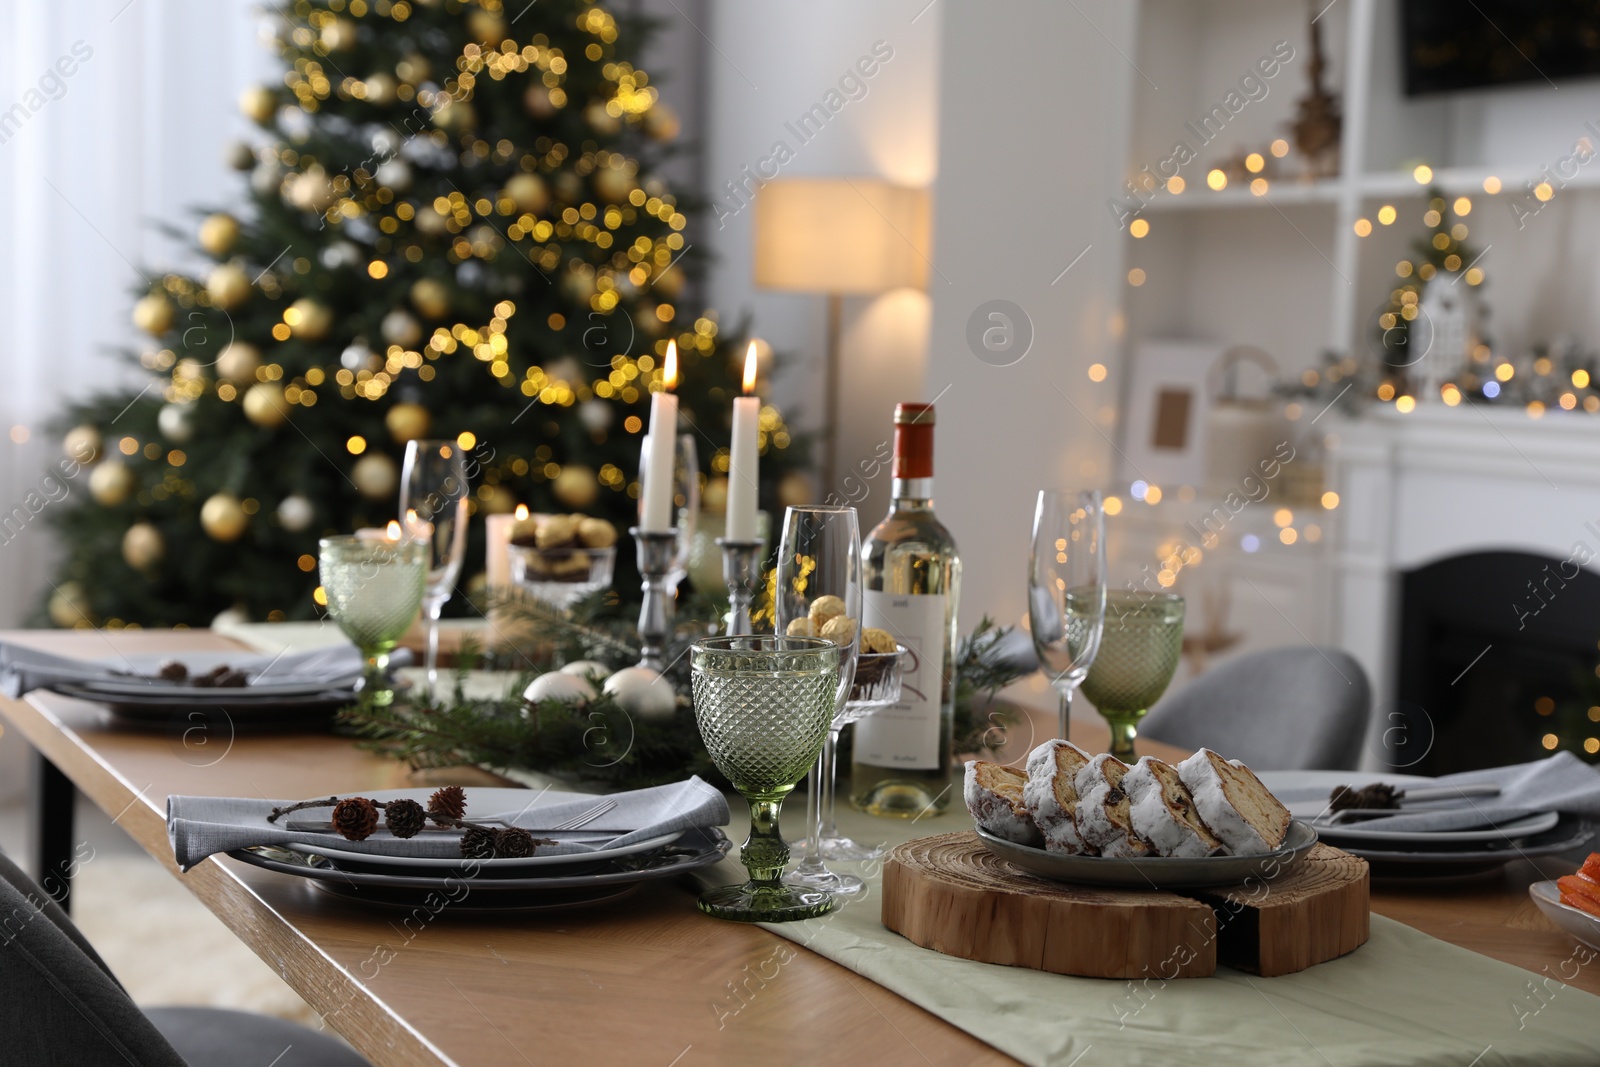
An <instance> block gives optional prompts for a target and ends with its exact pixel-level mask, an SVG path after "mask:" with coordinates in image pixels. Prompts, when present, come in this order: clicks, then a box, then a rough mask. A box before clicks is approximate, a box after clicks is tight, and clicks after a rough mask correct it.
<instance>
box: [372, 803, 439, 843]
mask: <svg viewBox="0 0 1600 1067" xmlns="http://www.w3.org/2000/svg"><path fill="white" fill-rule="evenodd" d="M427 824H428V817H427V815H426V814H425V813H424V812H423V810H422V805H421V804H418V803H417V802H416V801H415V800H391V801H389V803H387V804H385V805H384V806H383V825H385V826H387V827H388V828H389V832H390V833H391V834H393V835H394V836H396V837H416V836H417V835H418V834H420V833H421V832H422V828H423V827H424V826H426V825H427Z"/></svg>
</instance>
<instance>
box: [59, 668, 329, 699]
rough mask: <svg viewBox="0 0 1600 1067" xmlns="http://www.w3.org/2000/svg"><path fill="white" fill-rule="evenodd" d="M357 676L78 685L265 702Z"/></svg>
mask: <svg viewBox="0 0 1600 1067" xmlns="http://www.w3.org/2000/svg"><path fill="white" fill-rule="evenodd" d="M359 677H360V675H348V676H345V677H335V678H307V677H303V676H294V677H286V678H285V679H284V680H282V681H277V682H271V683H268V684H264V685H231V686H220V685H209V686H202V685H178V684H175V683H173V682H168V681H165V680H163V679H152V680H150V681H147V682H146V681H140V680H139V679H137V678H95V679H91V680H89V681H85V682H79V683H77V685H78V687H79V688H82V689H88V690H90V691H92V692H95V693H101V694H104V695H106V696H131V697H145V698H148V699H155V698H160V699H162V700H172V701H185V702H187V701H206V700H211V701H214V700H216V699H218V697H226V698H227V699H229V700H232V701H235V702H245V701H254V700H267V699H271V698H273V697H298V696H310V695H311V694H313V693H321V692H324V691H326V690H330V689H346V688H349V687H350V686H352V685H354V684H355V682H356V680H357V679H358V678H359Z"/></svg>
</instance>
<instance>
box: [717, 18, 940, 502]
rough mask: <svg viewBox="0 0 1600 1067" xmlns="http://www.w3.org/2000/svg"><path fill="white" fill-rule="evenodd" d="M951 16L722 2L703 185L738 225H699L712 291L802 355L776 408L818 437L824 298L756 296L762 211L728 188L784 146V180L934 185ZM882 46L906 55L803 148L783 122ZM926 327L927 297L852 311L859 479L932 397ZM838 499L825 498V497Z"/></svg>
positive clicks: (847, 332)
mask: <svg viewBox="0 0 1600 1067" xmlns="http://www.w3.org/2000/svg"><path fill="white" fill-rule="evenodd" d="M945 6H947V5H945V4H940V3H935V4H933V5H929V4H928V2H927V0H874V2H873V3H870V4H862V3H859V2H852V0H816V2H811V3H807V4H803V5H801V4H785V3H778V2H776V0H757V2H751V0H711V4H710V7H711V11H710V15H711V18H710V23H709V25H708V26H707V27H706V30H707V34H708V36H709V38H710V41H711V44H712V48H711V49H709V50H708V51H707V53H706V56H705V62H706V64H707V70H706V72H705V74H706V81H707V85H708V89H709V91H708V96H707V107H708V112H707V123H708V136H707V141H706V162H705V170H704V175H705V178H706V184H707V186H708V192H709V194H710V195H712V196H716V197H720V200H721V204H722V206H723V208H724V210H725V212H726V214H725V215H724V217H723V218H722V219H721V225H720V227H719V225H718V221H717V220H716V219H714V218H712V216H711V215H710V214H708V215H707V216H706V217H705V219H704V220H702V223H701V226H700V231H701V233H702V234H703V235H704V238H705V240H706V242H707V244H709V245H710V246H711V248H712V250H713V251H714V252H715V254H716V255H717V257H718V260H717V263H716V264H715V266H714V267H713V268H712V271H711V274H710V278H709V285H708V292H709V296H710V300H711V303H712V305H713V306H715V307H716V308H717V309H718V310H719V311H720V312H721V313H722V315H723V319H724V321H732V320H734V319H736V318H737V316H738V315H739V314H740V313H742V312H749V313H751V314H753V315H754V322H753V328H754V330H755V332H756V334H757V335H758V336H761V337H763V338H765V339H767V340H768V341H769V342H771V344H772V345H773V347H774V348H776V349H777V350H778V351H779V352H782V353H786V354H787V355H788V356H789V357H790V360H789V362H790V366H791V369H790V370H789V371H788V372H787V373H786V374H785V375H784V376H783V377H782V378H780V380H779V381H778V383H777V385H776V392H777V399H778V401H779V402H780V403H781V404H783V405H785V408H786V413H788V414H790V415H791V417H793V418H795V419H796V421H798V422H799V423H800V424H801V425H804V426H807V427H809V428H816V427H817V426H818V425H819V421H820V418H821V414H822V380H823V379H822V369H823V353H824V351H825V325H826V310H825V309H826V303H825V298H824V297H823V296H822V295H821V294H818V295H816V296H810V295H806V294H799V293H778V292H763V291H761V290H758V289H756V288H755V284H754V280H753V278H752V273H751V270H752V250H753V245H752V236H753V235H752V229H751V222H752V217H753V215H754V210H753V209H752V208H745V209H744V210H740V211H738V212H737V213H733V208H735V207H737V205H736V204H735V203H734V202H733V201H732V200H730V199H729V198H728V196H727V192H726V189H725V188H724V187H723V183H724V182H726V181H730V180H737V179H738V178H739V177H740V176H741V168H743V167H744V166H746V165H749V166H751V167H752V168H753V167H754V166H755V165H756V163H757V161H758V160H760V159H762V158H763V157H767V156H769V155H771V153H772V148H773V143H774V142H775V141H777V140H780V139H781V140H784V141H786V142H788V144H789V146H790V147H791V148H792V149H794V151H795V158H794V159H793V161H792V162H791V163H790V164H788V165H787V166H785V167H784V168H783V169H782V172H781V174H782V177H818V176H827V177H856V176H872V177H881V178H887V179H890V180H892V181H895V182H898V183H900V184H904V185H911V186H918V187H921V186H927V185H929V184H930V183H931V182H932V181H933V178H934V174H935V158H936V152H937V139H938V130H937V116H938V106H939V100H938V96H939V79H938V67H939V61H940V42H939V22H940V19H941V17H942V9H943V8H944V7H945ZM878 41H882V42H884V43H885V44H886V45H887V46H888V47H889V48H892V49H893V57H892V58H891V59H890V60H888V61H887V62H885V63H884V64H883V65H882V67H881V69H879V70H878V72H877V73H876V74H875V75H874V76H873V77H872V78H870V79H866V94H865V95H864V96H861V97H860V98H859V99H855V100H851V101H850V102H849V103H847V104H846V105H845V106H844V107H843V108H842V109H841V110H840V111H839V112H838V114H837V115H835V116H834V117H833V118H832V119H831V120H830V121H829V123H828V124H827V125H826V126H825V127H824V128H823V129H822V130H821V131H820V132H819V133H817V134H816V135H815V136H814V137H812V138H811V139H810V140H809V141H807V142H806V143H805V144H800V143H799V141H798V140H797V139H796V138H795V136H794V135H793V134H792V133H790V132H789V131H788V130H786V129H785V127H784V124H785V123H786V122H790V121H792V120H794V119H796V118H797V117H798V116H800V115H801V114H803V113H805V112H806V111H807V110H809V109H810V108H811V107H812V106H813V105H815V104H817V103H819V102H820V101H821V100H822V98H823V96H824V94H825V93H827V92H828V91H829V90H830V89H834V88H836V87H837V85H838V82H839V79H840V77H841V76H843V75H845V74H846V73H849V72H851V69H852V67H853V66H854V64H855V63H856V61H857V60H858V59H860V58H861V57H862V56H865V55H868V54H870V53H871V51H872V47H873V45H874V43H875V42H878ZM757 195H759V193H758V194H757ZM922 251H923V252H924V253H925V254H928V255H932V254H933V253H932V251H931V250H929V249H923V250H922ZM927 321H928V311H927V298H926V297H925V296H923V295H922V294H919V293H913V292H909V291H900V292H896V293H891V294H887V295H885V296H882V297H874V298H866V297H862V298H850V299H847V300H846V301H845V306H844V337H843V343H842V345H841V353H842V362H843V367H844V369H843V372H842V374H841V379H840V381H841V389H840V395H841V401H840V420H839V422H840V425H839V433H840V437H839V467H840V469H841V471H846V470H850V469H852V468H853V467H854V466H855V464H856V463H858V462H859V461H860V460H861V459H863V458H866V457H869V456H871V455H872V454H873V453H874V451H875V450H876V449H877V448H878V447H879V446H880V445H881V444H882V443H883V442H885V441H887V440H888V438H889V436H890V417H891V415H892V414H893V409H894V403H895V401H897V400H914V399H917V398H918V397H920V396H921V395H922V392H923V388H922V382H923V378H922V368H923V363H924V359H925V351H926V343H927ZM818 455H819V456H820V451H819V452H818ZM880 484H881V488H878V487H875V488H874V491H873V495H871V496H870V497H868V498H867V499H865V500H862V501H859V502H858V506H859V507H860V508H861V509H862V522H863V524H864V525H868V526H870V525H871V524H872V523H875V522H876V521H877V518H878V514H879V513H880V512H881V511H882V510H883V508H884V507H886V506H887V494H888V487H887V474H884V475H883V476H882V477H881V478H880ZM839 488H840V487H838V486H818V487H817V493H816V496H817V499H819V500H820V499H822V498H823V497H825V496H826V495H827V494H828V493H829V492H834V491H838V490H839Z"/></svg>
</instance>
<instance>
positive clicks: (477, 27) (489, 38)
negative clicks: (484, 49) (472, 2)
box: [467, 8, 506, 48]
mask: <svg viewBox="0 0 1600 1067" xmlns="http://www.w3.org/2000/svg"><path fill="white" fill-rule="evenodd" d="M467 32H468V33H470V34H472V37H473V40H475V41H477V42H478V43H479V44H486V45H489V46H490V47H491V48H499V47H500V42H501V41H503V40H505V39H506V23H505V19H502V18H501V17H500V16H499V15H496V14H493V13H492V12H488V11H485V10H483V9H482V8H473V10H472V13H471V14H470V15H468V16H467Z"/></svg>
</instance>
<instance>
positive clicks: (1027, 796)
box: [1022, 739, 1089, 854]
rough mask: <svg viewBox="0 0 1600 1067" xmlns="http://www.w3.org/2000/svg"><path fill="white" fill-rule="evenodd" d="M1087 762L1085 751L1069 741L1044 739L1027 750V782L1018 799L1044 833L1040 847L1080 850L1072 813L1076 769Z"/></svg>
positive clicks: (1074, 806) (1078, 836)
mask: <svg viewBox="0 0 1600 1067" xmlns="http://www.w3.org/2000/svg"><path fill="white" fill-rule="evenodd" d="M1088 763H1089V754H1088V753H1087V752H1085V751H1084V750H1083V749H1081V748H1079V747H1078V746H1077V745H1074V744H1073V743H1072V742H1071V741H1062V740H1060V739H1057V740H1053V741H1046V742H1045V743H1044V744H1042V745H1040V746H1039V747H1038V748H1036V749H1034V750H1033V751H1032V752H1030V753H1028V764H1027V766H1028V784H1027V785H1025V786H1023V788H1022V799H1023V802H1024V803H1025V804H1026V805H1027V807H1028V814H1029V815H1030V816H1032V817H1033V824H1034V825H1035V826H1037V827H1038V828H1039V832H1040V833H1041V834H1043V835H1044V847H1045V848H1047V849H1049V850H1050V851H1051V852H1067V853H1074V854H1076V853H1079V852H1082V851H1084V845H1083V837H1082V835H1080V834H1079V833H1078V825H1077V822H1076V821H1075V820H1074V814H1075V812H1076V809H1077V807H1078V789H1077V786H1076V784H1075V782H1076V780H1077V776H1078V772H1079V771H1081V770H1083V768H1084V767H1086V766H1087V765H1088Z"/></svg>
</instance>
